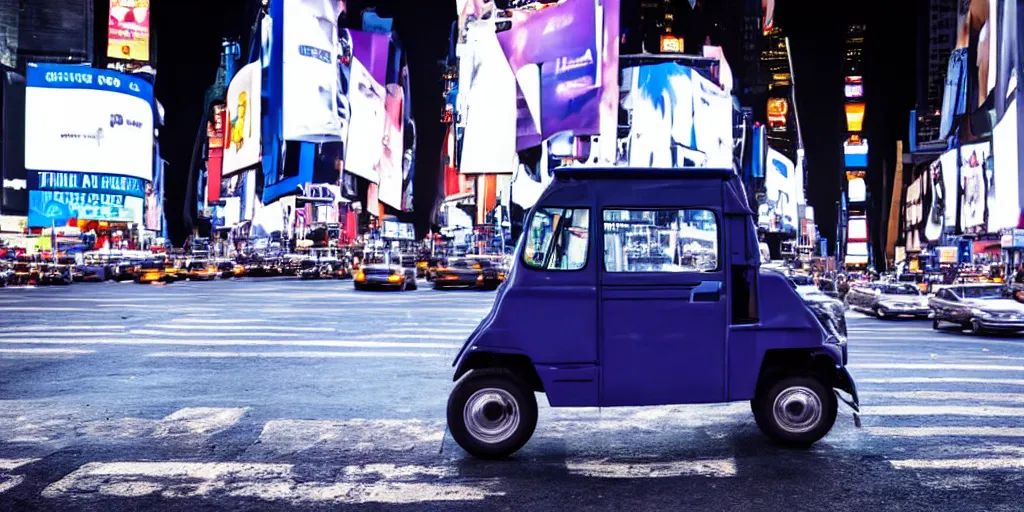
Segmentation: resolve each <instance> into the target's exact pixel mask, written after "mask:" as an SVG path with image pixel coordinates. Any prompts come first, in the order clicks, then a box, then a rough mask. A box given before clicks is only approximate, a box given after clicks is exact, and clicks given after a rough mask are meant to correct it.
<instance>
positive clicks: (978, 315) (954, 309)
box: [928, 284, 1024, 334]
mask: <svg viewBox="0 0 1024 512" xmlns="http://www.w3.org/2000/svg"><path fill="white" fill-rule="evenodd" d="M928 305H929V306H930V307H931V309H932V311H933V312H934V317H933V318H932V328H934V329H939V328H941V327H942V324H943V323H950V324H954V325H957V326H959V327H960V328H961V329H963V330H966V331H967V332H969V333H971V334H982V333H984V332H1010V333H1015V332H1022V331H1024V304H1021V303H1020V302H1018V301H1017V299H1015V298H1013V295H1012V294H1011V292H1010V289H1009V288H1007V287H1006V286H1004V285H1001V284H963V285H953V286H944V287H942V288H939V290H938V291H937V292H936V294H935V296H934V297H932V298H931V299H930V300H929V301H928Z"/></svg>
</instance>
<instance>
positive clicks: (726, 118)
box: [625, 62, 733, 168]
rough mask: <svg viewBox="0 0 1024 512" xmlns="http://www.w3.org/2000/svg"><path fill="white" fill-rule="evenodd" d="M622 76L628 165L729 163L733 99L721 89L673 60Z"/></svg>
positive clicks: (667, 165)
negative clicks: (628, 120) (627, 108)
mask: <svg viewBox="0 0 1024 512" xmlns="http://www.w3.org/2000/svg"><path fill="white" fill-rule="evenodd" d="M626 76H629V77H631V78H630V80H631V82H632V83H631V84H630V85H629V88H628V90H629V92H628V96H627V99H626V101H625V104H627V105H629V106H630V108H631V112H630V113H631V116H632V122H631V126H630V134H629V139H628V146H627V148H628V150H627V151H628V155H627V159H628V161H629V165H631V166H636V167H718V168H729V167H732V165H733V148H732V136H733V134H732V100H731V98H730V97H729V96H728V95H727V94H726V93H725V92H724V91H722V89H721V88H719V87H718V86H717V85H716V84H715V83H713V82H711V81H710V80H708V79H706V78H704V77H703V76H701V75H700V74H699V73H696V72H694V71H693V70H692V69H691V68H689V67H686V66H683V65H680V64H676V63H674V62H668V63H663V64H653V65H644V66H637V67H632V68H627V73H626ZM695 126H700V127H701V129H700V130H695V129H694V127H695Z"/></svg>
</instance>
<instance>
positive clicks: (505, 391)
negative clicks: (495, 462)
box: [448, 369, 537, 459]
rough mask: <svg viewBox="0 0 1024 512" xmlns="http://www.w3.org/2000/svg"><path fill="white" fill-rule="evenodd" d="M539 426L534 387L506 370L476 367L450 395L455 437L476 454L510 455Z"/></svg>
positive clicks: (450, 425)
mask: <svg viewBox="0 0 1024 512" xmlns="http://www.w3.org/2000/svg"><path fill="white" fill-rule="evenodd" d="M536 426H537V399H536V397H534V395H533V390H532V389H530V387H529V386H527V385H526V383H524V382H523V381H522V380H521V379H519V378H518V377H516V376H515V375H514V374H513V373H511V372H509V371H507V370H503V369H484V370H474V371H472V372H470V373H469V374H467V375H466V376H465V377H463V378H462V379H460V380H459V382H458V383H457V384H456V385H455V389H453V390H452V392H451V395H449V396H448V428H449V429H451V433H452V438H454V439H455V442H456V443H458V444H459V446H461V447H462V449H463V450H466V452H468V453H469V454H470V455H473V456H474V457H479V458H482V459H500V458H505V457H508V456H509V455H511V454H513V453H515V452H516V451H517V450H519V449H520V448H522V447H523V445H525V444H526V442H527V441H529V440H530V437H531V436H533V430H534V428H536Z"/></svg>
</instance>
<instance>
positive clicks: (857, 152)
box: [843, 139, 868, 169]
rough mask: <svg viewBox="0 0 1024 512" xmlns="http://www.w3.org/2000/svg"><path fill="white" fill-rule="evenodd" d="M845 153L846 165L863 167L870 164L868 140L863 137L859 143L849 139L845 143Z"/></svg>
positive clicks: (848, 166) (857, 167)
mask: <svg viewBox="0 0 1024 512" xmlns="http://www.w3.org/2000/svg"><path fill="white" fill-rule="evenodd" d="M843 155H844V157H845V160H846V167H847V168H848V169H849V168H855V169H863V168H865V167H867V166H868V141H867V139H861V141H860V143H859V144H854V143H852V142H851V141H849V140H847V141H846V142H844V143H843Z"/></svg>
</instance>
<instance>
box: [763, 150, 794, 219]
mask: <svg viewBox="0 0 1024 512" xmlns="http://www.w3.org/2000/svg"><path fill="white" fill-rule="evenodd" d="M796 184H797V177H796V166H795V165H794V164H793V162H792V161H791V160H790V159H788V158H786V157H785V156H784V155H783V154H782V153H779V152H778V151H776V150H774V149H772V148H768V154H767V157H766V159H765V176H764V190H765V199H764V201H763V202H762V203H761V204H760V205H759V206H758V224H759V225H760V226H761V227H763V228H766V229H768V231H772V232H790V231H795V230H796V229H797V217H798V209H797V191H796Z"/></svg>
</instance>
